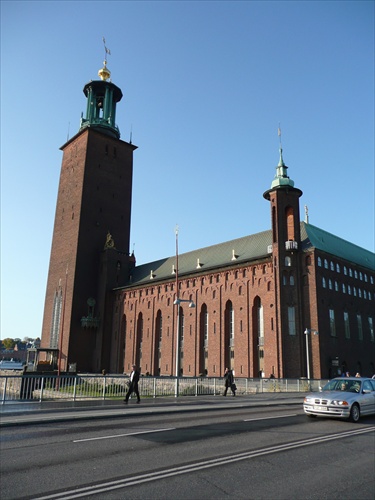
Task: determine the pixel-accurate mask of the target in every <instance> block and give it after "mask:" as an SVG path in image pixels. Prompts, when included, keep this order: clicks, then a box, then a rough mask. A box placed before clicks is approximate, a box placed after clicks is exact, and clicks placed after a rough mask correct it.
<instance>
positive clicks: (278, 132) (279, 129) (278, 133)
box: [277, 123, 281, 148]
mask: <svg viewBox="0 0 375 500" xmlns="http://www.w3.org/2000/svg"><path fill="white" fill-rule="evenodd" d="M277 135H278V136H279V141H280V148H281V128H280V123H279V128H278V129H277Z"/></svg>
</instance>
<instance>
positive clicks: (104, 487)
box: [34, 427, 374, 500]
mask: <svg viewBox="0 0 375 500" xmlns="http://www.w3.org/2000/svg"><path fill="white" fill-rule="evenodd" d="M368 432H374V428H373V427H371V428H361V429H356V430H354V431H346V432H341V433H336V434H328V435H326V436H320V437H315V438H309V439H303V440H301V441H295V442H291V443H285V444H281V445H276V446H271V447H268V448H263V449H260V450H254V451H247V452H243V453H238V454H235V455H228V456H226V457H221V458H217V459H211V460H204V461H201V462H196V463H194V464H189V465H182V466H179V467H172V468H170V469H165V470H163V471H158V472H151V473H146V474H140V475H139V476H135V477H134V476H133V477H130V478H123V479H118V480H114V481H108V482H104V483H101V484H96V485H93V486H86V487H78V488H73V489H72V490H69V491H64V492H60V493H51V494H47V495H45V496H41V497H38V498H34V500H58V499H59V500H73V499H76V498H82V497H87V496H88V495H97V494H99V493H108V492H109V491H114V490H117V489H122V488H126V487H129V486H139V485H140V484H142V483H147V482H150V481H156V480H159V479H165V478H167V477H173V476H178V475H181V474H186V473H189V472H195V471H201V470H202V469H208V468H212V467H217V466H220V465H228V462H238V461H241V460H249V459H252V458H256V457H260V456H264V455H269V454H273V453H279V452H282V451H288V450H292V449H295V448H300V447H303V446H311V445H314V444H319V443H324V442H327V441H332V440H336V439H342V438H345V437H349V436H354V435H358V434H365V433H368Z"/></svg>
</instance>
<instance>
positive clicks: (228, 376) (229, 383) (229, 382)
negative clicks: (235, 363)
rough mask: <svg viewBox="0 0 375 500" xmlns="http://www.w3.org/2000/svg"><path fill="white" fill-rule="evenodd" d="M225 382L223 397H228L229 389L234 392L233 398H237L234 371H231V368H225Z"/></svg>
mask: <svg viewBox="0 0 375 500" xmlns="http://www.w3.org/2000/svg"><path fill="white" fill-rule="evenodd" d="M224 382H225V390H224V394H223V396H226V395H227V392H228V389H229V388H230V390H231V391H232V393H233V396H235V395H236V391H235V388H234V376H233V372H232V370H229V368H225V372H224Z"/></svg>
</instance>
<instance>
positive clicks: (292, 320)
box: [288, 306, 296, 335]
mask: <svg viewBox="0 0 375 500" xmlns="http://www.w3.org/2000/svg"><path fill="white" fill-rule="evenodd" d="M288 328H289V335H295V334H296V309H295V307H294V306H290V307H288Z"/></svg>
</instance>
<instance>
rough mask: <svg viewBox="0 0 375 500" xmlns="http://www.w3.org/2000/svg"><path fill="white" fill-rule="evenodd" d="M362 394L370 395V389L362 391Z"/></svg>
mask: <svg viewBox="0 0 375 500" xmlns="http://www.w3.org/2000/svg"><path fill="white" fill-rule="evenodd" d="M362 393H363V394H371V393H372V391H370V389H363V391H362Z"/></svg>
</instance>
